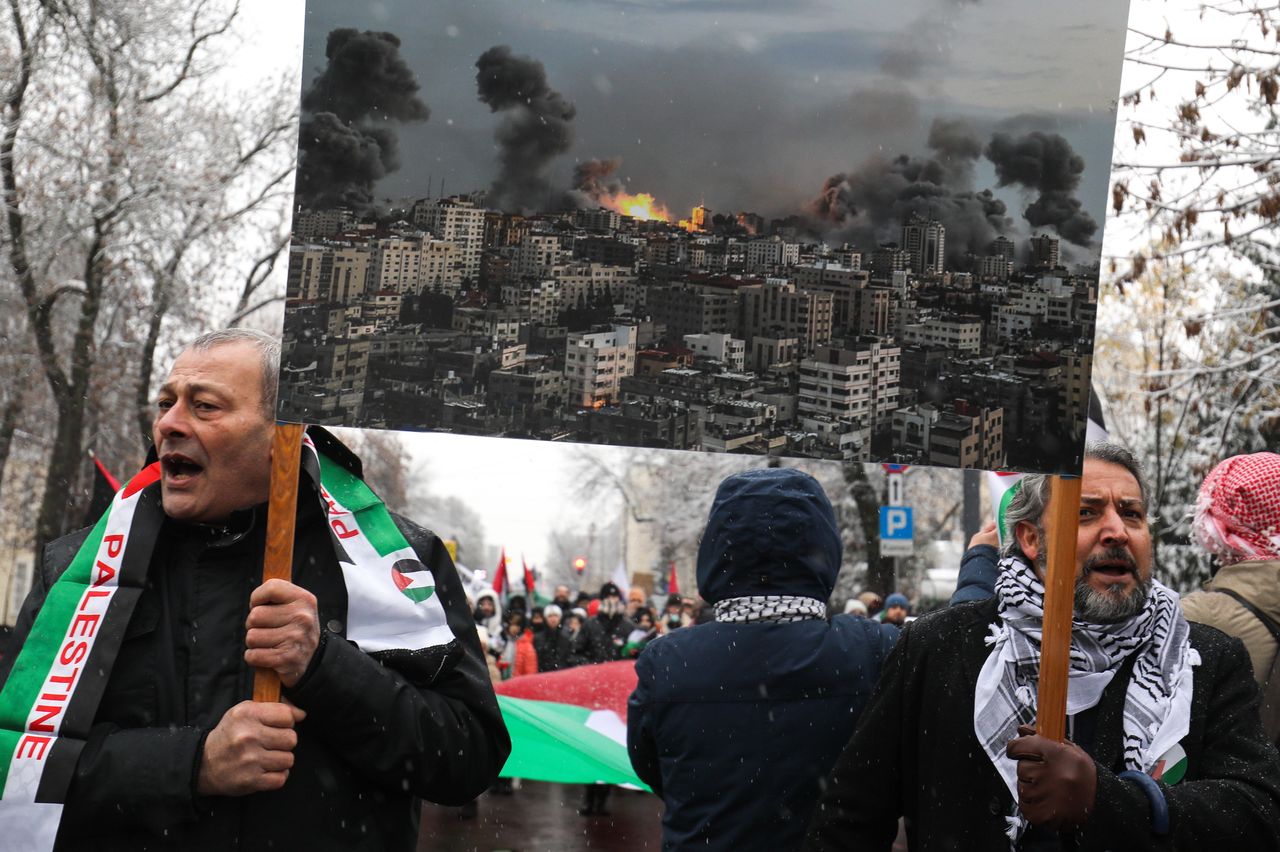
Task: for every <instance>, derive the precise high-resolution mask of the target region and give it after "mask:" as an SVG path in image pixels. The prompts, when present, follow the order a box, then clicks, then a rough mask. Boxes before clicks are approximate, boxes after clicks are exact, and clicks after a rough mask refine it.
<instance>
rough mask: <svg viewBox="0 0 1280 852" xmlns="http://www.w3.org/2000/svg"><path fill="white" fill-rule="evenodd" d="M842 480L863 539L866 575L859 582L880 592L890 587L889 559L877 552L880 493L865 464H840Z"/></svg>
mask: <svg viewBox="0 0 1280 852" xmlns="http://www.w3.org/2000/svg"><path fill="white" fill-rule="evenodd" d="M844 481H845V482H846V483H847V484H848V486H849V494H850V495H851V496H852V497H853V501H854V503H855V504H856V505H857V507H858V523H859V524H860V525H861V527H862V538H863V541H865V542H866V543H867V577H866V581H865V582H864V583H863V585H864V586H865V587H866V590H867V591H871V592H875V593H876V594H878V595H880V596H882V597H883V596H884V595H887V594H889V593H890V592H892V591H893V579H894V578H893V560H892V559H889V558H886V557H883V556H881V555H880V506H881V505H882V500H881V499H880V497H881V495H880V494H878V493H877V492H876V488H875V486H874V485H872V483H871V480H870V478H869V477H868V476H867V469H866V466H865V465H863V464H861V463H858V462H852V463H850V464H846V465H845V466H844Z"/></svg>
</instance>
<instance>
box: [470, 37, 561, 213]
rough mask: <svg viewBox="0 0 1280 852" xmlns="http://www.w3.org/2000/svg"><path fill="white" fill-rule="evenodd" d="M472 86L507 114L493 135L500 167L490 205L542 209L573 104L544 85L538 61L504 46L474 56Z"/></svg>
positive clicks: (547, 199) (549, 197) (493, 107)
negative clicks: (474, 65) (474, 85)
mask: <svg viewBox="0 0 1280 852" xmlns="http://www.w3.org/2000/svg"><path fill="white" fill-rule="evenodd" d="M476 86H477V87H478V89H479V96H480V100H481V101H482V102H483V103H485V104H487V105H488V106H489V109H490V110H491V111H493V112H504V113H506V114H507V117H506V119H505V120H504V121H503V122H502V123H501V124H500V125H499V126H498V129H497V131H495V134H494V136H495V138H496V139H497V142H498V146H499V148H500V150H501V154H500V155H499V159H500V160H501V165H502V168H501V172H500V173H499V174H498V177H497V179H495V180H494V182H493V186H492V188H491V189H490V195H489V204H490V206H493V207H497V208H499V209H501V210H505V211H508V212H522V211H528V210H538V209H546V208H547V207H548V206H549V202H551V201H553V200H554V197H553V193H552V190H551V184H550V183H549V181H548V180H547V171H548V169H549V167H550V165H551V161H552V160H553V159H554V158H555V157H556V156H558V155H560V154H563V153H564V152H566V151H568V150H569V145H570V143H571V142H572V141H573V125H572V124H571V122H572V121H573V116H574V114H575V109H574V106H573V104H571V103H569V102H568V101H566V100H565V99H564V98H563V97H562V96H561V95H560V93H559V92H557V91H555V90H554V89H552V88H551V87H550V86H549V85H548V84H547V71H546V68H544V67H543V65H542V63H541V62H538V61H537V60H535V59H532V58H530V57H527V56H515V55H513V54H512V53H511V48H510V47H508V46H507V45H497V46H495V47H491V48H489V49H488V50H486V51H485V52H484V53H482V54H481V55H480V58H479V59H477V60H476ZM558 195H559V194H558V193H557V194H555V197H558Z"/></svg>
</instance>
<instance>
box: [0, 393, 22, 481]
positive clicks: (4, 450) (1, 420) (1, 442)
mask: <svg viewBox="0 0 1280 852" xmlns="http://www.w3.org/2000/svg"><path fill="white" fill-rule="evenodd" d="M25 390H26V389H25V387H19V388H16V389H15V390H14V392H13V396H11V397H10V398H9V401H8V402H7V403H6V404H5V407H4V413H3V414H0V485H3V484H4V481H5V479H4V472H5V467H6V466H7V465H8V464H9V450H10V449H11V448H12V447H13V433H14V432H16V431H18V415H19V414H20V413H21V412H22V403H23V401H24V400H25V398H26V393H25Z"/></svg>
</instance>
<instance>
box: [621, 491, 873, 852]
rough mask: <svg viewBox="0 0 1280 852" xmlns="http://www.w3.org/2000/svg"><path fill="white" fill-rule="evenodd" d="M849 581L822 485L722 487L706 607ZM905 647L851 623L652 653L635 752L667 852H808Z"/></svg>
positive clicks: (745, 634)
mask: <svg viewBox="0 0 1280 852" xmlns="http://www.w3.org/2000/svg"><path fill="white" fill-rule="evenodd" d="M735 486H740V487H741V488H740V490H739V489H738V488H737V487H735ZM839 568H840V538H839V533H838V532H837V530H836V526H835V518H834V516H833V515H832V512H831V507H830V504H829V503H828V502H827V500H826V497H825V496H823V495H822V492H821V488H820V486H819V485H818V484H817V483H816V482H814V481H813V480H812V479H810V478H808V477H806V476H804V475H803V474H798V473H796V472H795V471H786V470H768V471H752V472H750V473H749V474H741V475H738V476H736V477H733V478H731V479H730V480H726V483H725V484H724V485H722V486H721V489H720V492H719V493H718V494H717V497H716V503H715V505H713V507H712V510H711V518H710V520H709V521H708V523H707V529H706V531H705V533H704V534H703V537H702V547H701V549H700V550H699V553H698V589H699V591H700V593H701V594H702V595H703V597H704V598H705V599H706V600H708V601H711V602H713V603H714V602H716V601H720V600H723V599H725V598H730V597H743V596H750V595H768V594H774V595H779V594H789V595H799V596H804V597H810V598H815V599H817V600H820V601H825V600H826V599H827V597H828V596H829V595H830V594H831V589H832V587H833V585H834V584H835V579H836V574H837V572H838V571H839ZM897 635H898V631H897V628H895V627H892V626H889V625H880V624H877V623H875V622H872V621H868V620H866V619H860V618H855V617H853V616H850V615H842V616H836V617H835V618H833V619H831V620H830V621H827V620H825V619H811V620H805V621H798V622H793V623H770V622H760V623H749V624H730V623H721V622H714V623H709V624H700V625H697V626H695V627H685V628H681V629H679V630H674V631H672V632H671V633H669V634H667V635H665V636H661V637H659V638H657V639H654V640H653V641H652V642H650V643H649V644H648V645H647V646H646V647H645V649H644V651H643V652H642V653H641V654H640V656H639V658H638V659H637V660H636V677H637V684H636V689H635V692H633V693H632V695H631V698H630V700H629V701H628V703H627V748H628V752H629V753H630V757H631V765H632V767H634V769H635V770H636V774H637V775H639V776H640V778H641V779H642V780H643V781H644V782H645V783H646V784H648V785H650V786H651V787H652V788H653V791H654V792H655V793H657V794H658V795H660V796H662V800H663V802H664V803H665V805H666V812H665V813H664V814H663V819H662V841H663V848H664V849H699V850H733V852H743V850H755V849H759V850H769V852H773V851H774V850H787V849H795V848H796V847H798V846H799V845H800V842H801V840H802V838H803V837H804V831H805V828H806V826H807V825H808V823H809V815H810V813H811V812H812V810H813V806H814V803H815V802H816V801H817V797H818V784H819V781H820V780H821V779H822V777H823V776H825V775H826V774H827V772H829V771H830V769H831V766H832V765H833V764H834V763H835V759H836V756H837V755H838V754H839V752H840V749H841V748H843V747H844V745H845V744H846V743H847V742H848V741H849V737H851V736H852V735H853V730H854V726H855V725H856V723H857V721H858V715H859V713H861V712H862V708H863V706H864V705H865V704H866V702H867V700H868V699H869V698H870V696H871V691H872V689H873V688H874V686H875V683H876V678H877V676H878V675H879V673H880V667H881V666H882V665H883V663H884V662H885V659H886V658H887V657H888V655H889V650H890V649H891V648H892V647H893V643H894V640H895V639H896V637H897Z"/></svg>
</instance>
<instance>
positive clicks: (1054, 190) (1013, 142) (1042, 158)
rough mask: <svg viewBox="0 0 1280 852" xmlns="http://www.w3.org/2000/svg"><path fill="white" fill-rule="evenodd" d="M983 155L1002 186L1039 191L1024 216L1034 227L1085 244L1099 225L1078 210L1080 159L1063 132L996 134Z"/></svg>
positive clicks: (1079, 208)
mask: <svg viewBox="0 0 1280 852" xmlns="http://www.w3.org/2000/svg"><path fill="white" fill-rule="evenodd" d="M985 154H986V156H987V159H988V160H990V161H991V162H992V164H993V165H994V166H995V167H996V177H997V178H998V180H999V183H1000V186H1010V185H1015V184H1016V185H1019V186H1023V187H1025V188H1027V189H1029V190H1032V191H1035V192H1038V193H1039V197H1038V198H1037V199H1036V200H1035V201H1034V202H1033V203H1032V204H1031V206H1030V207H1028V208H1027V209H1026V210H1025V211H1024V212H1023V216H1025V217H1026V220H1027V221H1028V222H1029V223H1030V224H1031V225H1032V227H1036V228H1042V227H1052V228H1054V229H1056V230H1057V232H1058V234H1059V236H1061V237H1062V238H1063V239H1065V240H1068V241H1070V242H1072V243H1075V244H1076V245H1080V246H1087V245H1089V244H1090V243H1091V242H1092V238H1093V235H1094V234H1095V233H1096V232H1097V230H1098V223H1097V222H1095V221H1094V219H1093V217H1092V216H1090V215H1089V214H1088V213H1086V212H1084V210H1083V209H1082V207H1083V205H1082V204H1081V203H1080V199H1078V198H1076V197H1075V190H1076V188H1077V187H1078V186H1079V185H1080V176H1081V175H1082V174H1083V173H1084V159H1083V158H1082V157H1081V156H1080V155H1079V154H1077V153H1076V152H1075V151H1074V150H1073V149H1072V148H1071V143H1069V142H1068V141H1067V140H1066V139H1064V138H1063V137H1062V136H1059V135H1058V134H1056V133H1045V132H1043V131H1039V130H1033V131H1031V132H1029V133H1025V134H1023V135H1022V136H1019V137H1016V138H1015V137H1013V136H1012V135H1010V134H1008V133H996V134H995V135H993V136H992V137H991V141H990V142H989V143H988V144H987V147H986V150H985Z"/></svg>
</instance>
